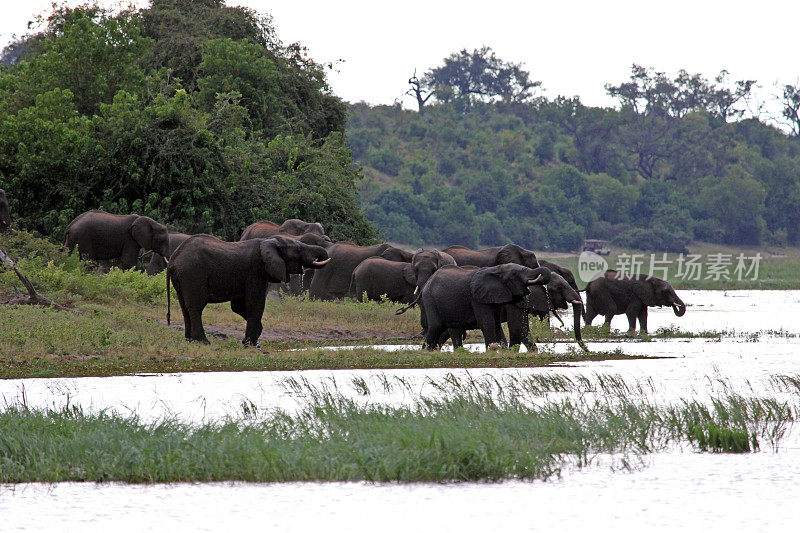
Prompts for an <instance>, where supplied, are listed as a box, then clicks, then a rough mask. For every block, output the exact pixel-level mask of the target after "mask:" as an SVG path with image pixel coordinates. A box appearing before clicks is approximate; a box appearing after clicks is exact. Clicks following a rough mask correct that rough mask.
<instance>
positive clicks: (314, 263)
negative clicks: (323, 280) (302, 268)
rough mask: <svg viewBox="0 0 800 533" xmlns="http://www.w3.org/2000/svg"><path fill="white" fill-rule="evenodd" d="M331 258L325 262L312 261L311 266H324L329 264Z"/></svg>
mask: <svg viewBox="0 0 800 533" xmlns="http://www.w3.org/2000/svg"><path fill="white" fill-rule="evenodd" d="M330 260H331V258H330V257H329V258H327V259H326V260H325V261H313V262H312V263H311V264H312V265H314V266H315V267H321V266H325V265H327V264H328V263H329V262H330Z"/></svg>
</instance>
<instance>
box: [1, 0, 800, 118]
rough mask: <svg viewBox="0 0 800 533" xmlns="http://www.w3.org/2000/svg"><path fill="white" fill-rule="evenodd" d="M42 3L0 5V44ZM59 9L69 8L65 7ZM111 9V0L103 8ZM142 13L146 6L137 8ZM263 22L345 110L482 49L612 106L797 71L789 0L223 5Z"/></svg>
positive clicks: (795, 9)
mask: <svg viewBox="0 0 800 533" xmlns="http://www.w3.org/2000/svg"><path fill="white" fill-rule="evenodd" d="M50 2H51V0H0V6H2V7H1V8H0V45H2V46H5V45H6V44H8V42H9V41H10V40H11V38H12V35H13V34H18V35H19V34H24V33H25V32H26V24H27V21H28V20H31V19H32V18H33V16H34V15H35V14H36V13H41V12H42V11H43V10H44V9H46V8H47V7H48V6H49V4H50ZM68 3H69V4H73V5H74V4H78V3H80V2H79V1H74V0H69V1H68ZM100 3H101V4H103V5H107V6H115V5H119V4H120V2H119V1H118V0H102V1H101V2H100ZM135 3H136V4H138V5H145V4H146V2H145V1H141V0H140V1H137V2H135ZM227 3H228V5H245V6H248V7H251V8H254V9H255V10H257V11H260V12H266V13H271V14H272V16H273V17H274V22H275V25H276V27H277V30H278V36H279V37H280V38H281V40H282V41H283V42H285V43H289V42H294V41H300V42H301V43H303V44H304V45H306V46H307V47H308V48H309V51H310V54H311V56H312V57H313V58H314V59H316V60H317V61H324V62H327V61H336V60H339V59H341V60H344V62H343V63H339V64H338V65H337V67H336V72H332V73H331V74H330V82H331V85H332V87H333V89H334V92H335V93H336V94H337V95H339V96H340V97H342V98H344V99H345V100H348V101H350V102H357V101H360V100H364V101H367V102H369V103H372V104H377V103H383V104H391V103H392V102H393V101H394V100H395V99H398V98H402V101H403V104H404V105H405V106H407V107H414V105H413V100H412V99H411V98H410V97H403V93H404V92H405V90H406V88H407V83H406V81H407V79H408V78H409V77H410V75H411V74H412V73H413V71H414V69H415V68H416V69H417V71H418V73H419V74H422V73H423V72H424V71H426V70H428V69H429V68H431V67H434V66H438V65H439V64H441V62H442V59H443V58H444V57H445V56H447V55H449V54H450V53H452V52H455V51H458V50H460V49H462V48H467V49H470V50H471V49H473V48H477V47H480V46H482V45H488V46H491V47H492V48H493V49H494V50H495V52H496V53H497V55H498V56H499V57H501V58H502V59H505V60H507V61H514V62H524V63H525V66H526V68H527V69H528V70H529V71H530V72H531V74H532V77H533V79H537V80H541V81H542V82H543V87H544V89H545V92H544V94H545V95H546V96H548V97H550V98H552V97H555V96H557V95H559V94H564V95H567V96H572V95H576V94H577V95H579V96H580V97H581V100H582V101H583V102H584V103H585V104H588V105H612V104H613V101H612V100H611V99H610V98H609V97H608V96H607V95H606V93H605V90H604V88H603V85H604V84H605V83H608V82H613V83H618V82H621V81H623V80H626V79H627V78H628V76H629V73H630V66H631V64H632V63H634V62H636V63H639V64H642V65H645V66H652V67H655V68H656V69H658V70H661V71H666V72H667V73H668V74H671V75H674V73H675V72H676V71H677V70H678V69H679V68H685V69H686V70H688V71H689V72H693V73H694V72H701V73H703V74H704V75H706V76H707V77H709V78H711V77H713V76H714V75H716V73H718V72H719V70H721V69H723V68H725V69H727V70H728V71H730V73H731V77H732V78H733V79H740V78H748V79H756V80H758V82H759V85H760V86H761V89H760V90H759V95H760V96H761V98H763V99H767V98H768V97H769V96H770V95H771V94H774V93H776V92H777V89H775V84H776V83H780V84H783V83H796V82H797V81H798V78H799V77H800V63H798V61H797V57H796V52H797V49H798V45H797V34H796V29H795V27H796V25H797V22H798V21H800V2H796V1H793V0H783V1H777V0H760V1H757V2H754V1H752V0H751V1H748V2H744V1H737V0H727V1H717V0H669V1H667V0H663V1H660V2H653V1H647V0H606V1H602V0H562V1H550V0H547V1H542V0H529V1H524V2H511V1H503V0H496V1H494V2H486V1H484V2H469V1H465V0H461V1H449V0H448V1H432V0H429V1H426V2H423V1H419V0H399V1H397V2H381V1H380V0H377V1H376V0H370V1H367V0H364V1H361V0H338V1H316V0H314V1H309V0H294V1H285V0H282V1H279V0H274V1H267V0H228V2H227Z"/></svg>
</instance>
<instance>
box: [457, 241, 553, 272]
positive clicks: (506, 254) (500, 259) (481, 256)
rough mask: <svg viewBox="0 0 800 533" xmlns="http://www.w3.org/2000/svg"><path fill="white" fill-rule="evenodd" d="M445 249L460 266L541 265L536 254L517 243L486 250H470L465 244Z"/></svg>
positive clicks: (535, 266)
mask: <svg viewBox="0 0 800 533" xmlns="http://www.w3.org/2000/svg"><path fill="white" fill-rule="evenodd" d="M443 251H444V252H446V253H448V254H450V255H451V256H452V257H453V259H455V261H456V264H457V265H458V266H465V265H473V266H477V267H489V266H496V265H503V264H506V263H516V264H518V265H522V266H526V267H528V268H538V267H539V262H538V261H537V259H536V254H535V253H533V252H532V251H530V250H526V249H525V248H522V247H521V246H517V245H516V244H506V245H505V246H495V247H493V248H486V249H484V250H470V249H469V248H465V247H464V246H450V247H449V248H445V249H444V250H443Z"/></svg>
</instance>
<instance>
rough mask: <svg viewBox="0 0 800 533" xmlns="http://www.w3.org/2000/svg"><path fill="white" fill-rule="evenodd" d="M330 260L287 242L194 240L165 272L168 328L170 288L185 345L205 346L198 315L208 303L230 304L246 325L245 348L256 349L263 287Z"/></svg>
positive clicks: (318, 250)
mask: <svg viewBox="0 0 800 533" xmlns="http://www.w3.org/2000/svg"><path fill="white" fill-rule="evenodd" d="M329 261H330V258H329V257H328V253H327V252H326V251H325V248H322V247H320V246H313V245H308V244H304V243H302V242H300V241H298V240H295V239H288V238H286V237H272V238H269V239H251V240H247V241H239V242H225V241H221V240H219V239H217V238H216V237H213V236H211V235H195V236H193V237H190V238H189V239H187V240H186V241H184V242H183V244H181V245H180V246H179V247H178V249H177V250H175V253H174V254H172V257H171V258H170V262H169V265H168V266H167V323H169V321H170V311H169V307H170V302H169V295H170V291H169V285H170V281H171V282H172V284H173V285H175V292H176V293H177V294H178V302H179V303H180V306H181V311H182V312H183V325H184V330H185V336H186V339H188V340H196V341H200V342H203V343H206V344H208V339H207V338H206V334H205V331H204V330H203V320H202V318H203V309H205V307H206V305H208V304H210V303H219V302H228V301H230V302H231V309H232V310H233V312H234V313H236V314H238V315H240V316H241V317H242V318H244V319H245V320H246V321H247V329H246V330H245V334H244V340H243V341H242V343H243V344H244V345H257V344H258V338H259V337H260V336H261V331H262V329H263V328H262V326H261V316H262V315H263V314H264V302H265V299H266V296H267V284H268V283H282V282H285V281H288V279H289V275H290V274H300V273H302V272H303V268H322V267H324V266H325V265H327V264H328V262H329Z"/></svg>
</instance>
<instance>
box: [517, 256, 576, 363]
mask: <svg viewBox="0 0 800 533" xmlns="http://www.w3.org/2000/svg"><path fill="white" fill-rule="evenodd" d="M539 263H540V264H541V263H545V261H540V262H539ZM542 266H544V268H548V270H549V267H547V266H545V265H542ZM568 272H569V271H568ZM545 289H547V290H546V291H545ZM530 292H531V293H530V294H529V295H528V296H527V297H526V298H525V303H524V306H525V308H526V311H527V312H528V313H529V314H532V315H536V316H538V317H539V319H540V320H543V319H544V318H546V317H548V316H549V314H550V313H551V312H552V313H553V314H555V313H556V311H557V310H558V309H567V308H568V306H569V304H571V305H572V312H573V329H574V330H575V341H576V342H577V343H578V344H579V345H580V346H581V347H582V348H584V349H586V347H585V346H584V345H583V339H582V338H581V316H582V315H583V301H582V300H581V295H580V293H579V292H578V290H577V289H575V288H573V287H572V286H571V285H570V284H569V282H568V281H567V280H566V279H564V277H563V276H561V275H560V274H558V273H557V272H555V271H552V270H551V271H550V281H549V282H547V284H546V285H534V286H533V287H531V288H530ZM556 317H557V318H558V319H559V320H561V318H560V317H558V315H557V314H556ZM562 325H563V322H562ZM528 336H529V334H528V321H527V320H526V321H525V322H524V328H523V330H522V331H521V332H519V333H518V334H515V333H514V332H512V331H511V326H510V324H509V337H510V338H511V339H510V342H511V344H512V345H514V344H519V343H520V342H522V344H525V345H526V346H527V344H526V342H525V341H526V340H527V339H528ZM528 349H530V347H529V346H528Z"/></svg>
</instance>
